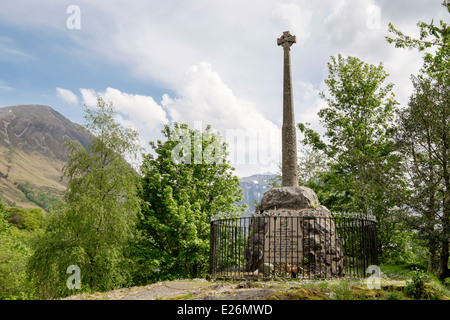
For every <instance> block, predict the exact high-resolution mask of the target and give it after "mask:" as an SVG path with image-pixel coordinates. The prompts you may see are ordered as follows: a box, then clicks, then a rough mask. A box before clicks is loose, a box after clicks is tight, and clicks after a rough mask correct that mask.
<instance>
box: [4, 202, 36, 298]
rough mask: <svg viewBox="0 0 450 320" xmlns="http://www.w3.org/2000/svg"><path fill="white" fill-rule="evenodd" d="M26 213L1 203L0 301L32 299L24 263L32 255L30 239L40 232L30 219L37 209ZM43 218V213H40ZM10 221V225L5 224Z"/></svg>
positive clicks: (31, 290)
mask: <svg viewBox="0 0 450 320" xmlns="http://www.w3.org/2000/svg"><path fill="white" fill-rule="evenodd" d="M17 210H20V213H21V214H23V215H24V216H25V218H23V217H22V216H21V218H20V219H17V220H20V221H21V229H19V228H18V227H16V226H15V224H14V222H15V221H17V220H15V219H11V218H12V216H14V218H17V217H16V215H15V213H16V212H17ZM31 210H33V211H31V212H29V211H27V210H24V209H18V208H6V206H5V205H4V204H3V202H1V201H0V300H5V299H8V300H9V299H14V300H15V299H32V298H33V297H34V296H33V289H32V286H31V284H30V283H29V281H28V280H27V275H26V263H27V259H28V258H29V256H30V254H31V250H30V246H29V239H30V237H31V236H32V233H34V232H39V230H38V229H34V227H37V226H36V224H34V222H35V221H33V220H34V219H33V218H30V217H31V216H33V215H34V213H35V214H37V215H38V212H37V211H39V212H40V210H37V211H34V209H31ZM41 215H42V212H41ZM8 221H11V222H8ZM30 221H32V222H31V223H29V222H30Z"/></svg>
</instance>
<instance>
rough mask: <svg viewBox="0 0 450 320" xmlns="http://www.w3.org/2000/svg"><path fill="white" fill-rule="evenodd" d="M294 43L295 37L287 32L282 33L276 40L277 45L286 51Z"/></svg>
mask: <svg viewBox="0 0 450 320" xmlns="http://www.w3.org/2000/svg"><path fill="white" fill-rule="evenodd" d="M295 42H296V41H295V36H293V35H292V34H290V33H289V31H285V32H283V35H282V36H281V37H280V38H278V39H277V45H279V46H282V47H283V48H284V49H288V48H289V47H290V46H292V45H293V44H294V43H295Z"/></svg>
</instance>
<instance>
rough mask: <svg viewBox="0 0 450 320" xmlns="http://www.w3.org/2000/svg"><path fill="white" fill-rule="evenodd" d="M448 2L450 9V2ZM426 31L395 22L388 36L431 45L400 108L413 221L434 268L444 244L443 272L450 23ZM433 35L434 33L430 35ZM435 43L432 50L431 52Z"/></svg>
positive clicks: (405, 43)
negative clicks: (410, 31) (408, 30)
mask: <svg viewBox="0 0 450 320" xmlns="http://www.w3.org/2000/svg"><path fill="white" fill-rule="evenodd" d="M442 5H443V6H444V7H445V9H446V11H447V12H448V13H450V2H449V1H444V2H443V3H442ZM417 25H418V27H419V28H420V37H419V38H418V39H415V38H413V37H410V36H407V35H405V34H403V33H402V32H401V31H399V30H397V29H395V27H394V26H393V25H392V24H390V25H389V26H390V29H389V31H390V32H392V33H394V34H395V35H396V37H395V38H390V37H386V39H387V41H388V42H389V43H394V44H395V46H396V47H398V48H409V49H412V48H416V49H418V50H419V51H425V52H424V56H423V61H424V63H423V67H422V69H421V74H420V75H419V76H417V77H412V81H413V85H414V89H415V92H414V93H413V95H412V96H411V97H410V101H409V104H408V107H407V108H406V109H405V110H404V111H403V112H401V113H400V124H401V134H400V135H399V141H400V144H401V145H402V146H403V154H404V162H405V166H407V167H408V168H409V169H410V170H409V173H410V177H411V189H412V191H411V192H412V193H413V194H412V196H411V197H410V198H408V201H407V203H408V204H409V205H410V206H411V208H412V209H413V210H414V212H415V213H416V214H417V213H418V214H419V215H420V216H421V218H419V219H418V218H417V217H415V216H414V215H411V216H410V221H411V220H412V221H415V222H416V223H414V224H413V225H414V226H415V227H416V228H419V230H421V231H422V232H423V233H424V234H425V235H426V237H427V243H428V249H429V261H428V269H429V270H430V271H435V270H436V265H435V255H436V254H437V250H439V248H438V247H440V254H439V263H438V266H437V268H438V271H437V272H438V274H439V276H440V277H441V278H445V277H449V276H450V270H449V266H448V264H449V246H450V243H449V242H450V240H449V239H450V156H449V155H450V151H449V146H450V109H449V108H450V103H449V102H450V101H449V98H450V95H449V93H450V92H449V83H450V26H449V25H448V24H447V23H446V22H444V21H443V20H440V22H439V25H440V26H439V27H438V26H435V25H434V21H431V23H425V22H419V23H418V24H417ZM430 38H431V39H430ZM429 48H432V49H433V50H432V51H431V52H426V50H427V49H429Z"/></svg>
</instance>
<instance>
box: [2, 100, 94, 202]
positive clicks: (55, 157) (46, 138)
mask: <svg viewBox="0 0 450 320" xmlns="http://www.w3.org/2000/svg"><path fill="white" fill-rule="evenodd" d="M79 128H80V125H78V124H76V123H73V122H71V121H70V120H69V119H67V118H66V117H64V116H63V115H61V114H60V113H58V112H57V111H55V110H53V109H52V108H51V107H48V106H41V105H20V106H11V107H5V108H0V194H1V195H2V198H3V200H4V201H6V202H7V203H8V204H10V205H12V204H15V205H18V206H22V207H24V208H30V207H42V202H43V201H47V200H48V199H47V198H46V197H47V195H49V196H50V198H52V197H57V196H59V195H60V194H61V192H62V191H63V190H64V189H65V184H64V181H60V177H61V169H62V167H63V166H64V164H65V163H66V161H67V156H68V153H67V150H66V147H65V146H64V145H63V143H64V142H65V141H69V140H76V141H79V142H80V143H81V144H82V145H84V146H87V145H88V144H89V135H88V134H87V133H86V132H84V131H82V130H78V129H79ZM30 199H31V200H30Z"/></svg>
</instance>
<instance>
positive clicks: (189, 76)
mask: <svg viewBox="0 0 450 320" xmlns="http://www.w3.org/2000/svg"><path fill="white" fill-rule="evenodd" d="M162 104H163V105H164V106H165V107H166V108H167V110H168V111H169V114H170V116H171V117H172V119H173V121H176V122H180V123H187V124H188V125H189V126H190V127H194V128H195V127H196V126H200V125H201V126H202V127H205V126H206V125H211V127H212V128H213V129H215V130H218V131H220V132H221V134H222V136H223V137H224V140H225V141H226V142H227V143H228V144H229V151H230V158H229V159H230V161H231V165H232V166H234V167H235V168H236V171H237V173H238V175H246V174H250V173H251V172H260V173H263V172H266V171H268V170H272V171H276V169H277V164H278V163H279V161H280V152H281V144H280V137H281V131H280V129H279V128H278V127H277V126H276V125H275V124H274V123H273V122H272V121H270V120H269V119H267V118H266V117H265V116H264V115H263V114H262V113H261V112H260V111H259V110H257V108H256V105H255V104H254V103H252V102H251V101H248V100H244V99H241V98H239V97H237V96H236V95H235V94H234V93H233V91H232V90H231V89H230V88H229V87H228V86H227V85H226V84H225V83H224V82H223V80H222V79H221V77H220V75H219V74H218V73H217V72H216V71H214V70H213V69H212V66H211V65H210V64H209V63H206V62H202V63H199V64H197V65H194V66H192V67H190V68H189V69H188V70H187V72H186V73H185V75H184V77H183V78H182V80H181V82H180V85H179V88H178V91H177V97H175V98H172V97H170V96H168V95H165V96H164V98H163V102H162ZM199 129H201V128H199Z"/></svg>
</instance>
